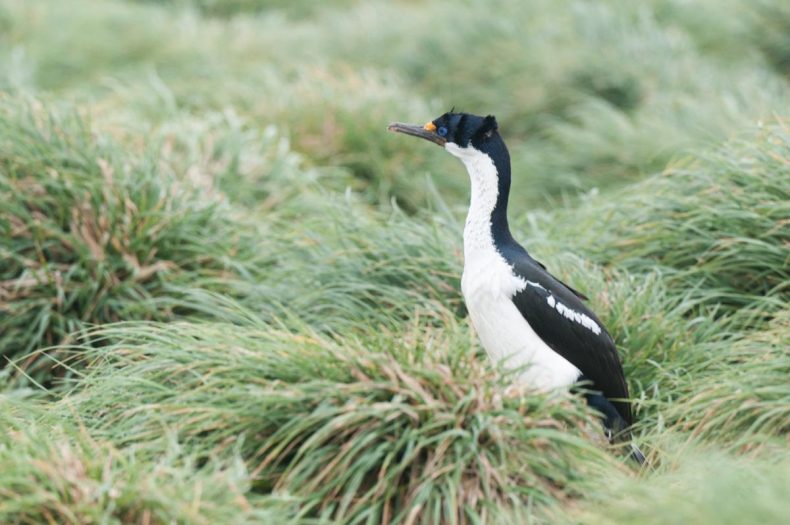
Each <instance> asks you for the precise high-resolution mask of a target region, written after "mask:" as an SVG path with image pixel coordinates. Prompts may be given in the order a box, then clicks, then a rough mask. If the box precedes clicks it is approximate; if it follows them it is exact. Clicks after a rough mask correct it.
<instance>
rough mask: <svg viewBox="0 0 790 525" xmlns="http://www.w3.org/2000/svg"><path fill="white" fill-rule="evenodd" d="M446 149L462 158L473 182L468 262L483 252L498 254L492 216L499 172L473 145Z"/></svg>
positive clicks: (449, 145) (466, 243)
mask: <svg viewBox="0 0 790 525" xmlns="http://www.w3.org/2000/svg"><path fill="white" fill-rule="evenodd" d="M444 148H445V149H446V150H447V151H448V152H449V153H450V154H452V155H453V156H455V157H458V158H459V159H461V162H463V163H464V165H465V166H466V171H467V172H468V173H469V179H470V180H471V183H472V184H471V186H472V192H471V198H470V200H469V211H468V213H467V215H466V224H465V226H464V260H465V261H466V262H467V263H468V262H469V261H470V260H471V259H473V258H475V256H476V255H480V254H481V252H484V253H487V254H488V253H490V252H492V251H496V248H495V246H494V238H493V236H492V234H491V213H492V212H493V211H494V207H495V206H496V201H497V197H498V196H499V181H498V174H497V169H496V166H494V161H493V160H491V157H490V156H488V155H487V154H485V153H483V152H482V151H480V150H478V149H475V148H474V147H472V146H468V147H466V148H461V147H459V146H458V145H457V144H453V143H451V142H448V143H447V144H445V146H444Z"/></svg>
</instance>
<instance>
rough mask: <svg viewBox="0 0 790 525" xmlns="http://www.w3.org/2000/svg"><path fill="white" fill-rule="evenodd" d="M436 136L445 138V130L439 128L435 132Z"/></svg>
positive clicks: (441, 127) (442, 127)
mask: <svg viewBox="0 0 790 525" xmlns="http://www.w3.org/2000/svg"><path fill="white" fill-rule="evenodd" d="M436 134H437V135H439V136H440V137H444V136H446V135H447V128H445V127H444V126H439V129H437V130H436Z"/></svg>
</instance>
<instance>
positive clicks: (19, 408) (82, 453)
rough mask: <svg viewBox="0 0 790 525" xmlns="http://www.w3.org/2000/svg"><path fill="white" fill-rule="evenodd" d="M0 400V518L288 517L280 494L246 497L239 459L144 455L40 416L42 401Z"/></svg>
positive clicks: (64, 521) (174, 519)
mask: <svg viewBox="0 0 790 525" xmlns="http://www.w3.org/2000/svg"><path fill="white" fill-rule="evenodd" d="M0 401H1V402H2V408H0V422H2V425H3V429H4V432H3V435H2V437H0V496H1V497H0V520H2V522H3V523H14V524H16V523H19V524H23V523H24V524H26V523H62V524H73V525H77V524H83V523H107V524H121V523H194V524H210V523H240V524H241V523H260V522H261V521H260V520H264V521H268V520H275V521H281V520H283V519H285V516H287V514H285V513H284V512H283V510H284V509H285V508H286V506H287V504H288V503H287V501H285V500H283V501H279V502H275V501H273V502H271V503H265V502H263V501H262V500H261V501H258V502H255V505H253V503H251V502H250V501H248V499H247V496H246V494H247V491H248V490H249V478H248V474H247V472H246V470H245V469H244V468H243V466H242V465H241V464H240V463H238V462H237V463H236V464H229V465H225V466H222V465H219V464H218V463H216V462H213V463H211V464H206V465H204V466H202V467H198V466H197V465H196V462H195V461H194V459H193V458H190V457H188V456H186V457H185V456H183V453H182V452H181V451H179V450H178V449H177V448H176V447H173V448H172V449H171V450H170V451H169V452H168V453H167V454H165V455H162V456H161V457H159V458H158V459H156V460H155V461H150V460H147V461H146V460H143V459H142V458H141V457H140V456H139V455H137V454H135V453H134V452H133V451H131V450H119V449H117V448H116V447H114V446H113V445H112V444H111V443H108V442H106V441H97V440H96V439H94V438H92V437H91V436H90V435H89V434H88V433H87V432H86V431H85V429H84V428H82V429H79V428H77V426H75V425H73V424H72V423H71V422H67V421H66V420H65V419H63V420H62V421H61V420H56V419H54V418H52V417H51V416H49V415H44V410H45V409H44V408H43V407H40V408H39V407H36V408H35V409H33V407H34V406H33V405H31V404H25V405H21V404H18V403H14V402H12V401H11V400H10V399H6V398H0ZM31 409H33V410H31ZM31 412H33V413H31Z"/></svg>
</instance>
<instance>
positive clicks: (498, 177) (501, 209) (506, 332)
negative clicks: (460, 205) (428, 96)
mask: <svg viewBox="0 0 790 525" xmlns="http://www.w3.org/2000/svg"><path fill="white" fill-rule="evenodd" d="M388 129H389V130H390V131H395V132H399V133H405V134H407V135H413V136H415V137H421V138H424V139H427V140H429V141H431V142H433V143H435V144H438V145H440V146H442V147H444V149H445V150H447V151H448V152H449V153H450V154H451V155H453V156H455V157H457V158H459V159H460V160H461V161H462V162H463V163H464V165H465V166H466V169H467V171H468V172H469V178H470V179H471V185H472V191H471V200H470V204H469V213H468V215H467V217H466V225H465V226H464V271H463V277H462V279H461V289H462V291H463V295H464V300H465V302H466V306H467V310H468V311H469V316H470V318H471V321H472V325H473V326H474V328H475V331H476V332H477V334H478V336H479V338H480V341H481V342H482V344H483V347H484V348H485V350H486V352H487V353H488V355H489V356H490V357H491V358H492V359H493V360H494V361H496V362H500V363H503V364H504V366H505V367H507V368H510V369H518V370H519V374H520V375H519V379H520V381H521V382H522V383H524V384H526V385H529V386H531V387H534V388H537V389H541V390H550V389H554V388H558V387H567V386H571V385H574V384H577V383H579V382H581V381H586V382H587V388H589V390H588V391H587V393H586V394H585V395H586V398H587V401H588V403H589V404H590V405H591V406H593V407H594V408H596V409H597V410H598V411H600V413H601V414H602V419H603V423H604V426H605V428H606V429H607V433H608V435H609V437H610V439H612V438H613V437H614V438H619V439H618V440H620V439H623V438H625V439H628V435H629V432H628V429H629V427H630V426H631V424H632V422H633V421H632V415H631V406H630V404H629V402H628V385H627V384H626V381H625V376H624V374H623V368H622V365H621V364H620V358H619V356H618V354H617V348H616V347H615V344H614V341H613V340H612V338H611V336H610V335H609V333H608V332H607V331H606V328H604V326H603V324H602V323H601V321H600V320H599V319H598V318H597V317H596V316H595V314H594V313H593V312H592V311H590V309H589V308H587V306H585V304H584V303H583V302H582V300H584V299H587V298H586V297H585V296H584V295H582V294H581V293H579V292H577V291H576V290H574V289H573V288H571V287H570V286H568V285H567V284H565V283H563V282H562V281H560V280H559V279H557V278H556V277H554V276H553V275H551V274H550V273H549V272H548V271H547V270H546V267H545V266H544V265H542V264H541V263H540V262H538V261H536V260H535V259H533V258H532V256H530V254H529V253H527V251H526V250H525V249H524V248H523V247H522V246H521V245H520V244H518V243H517V242H516V241H515V239H513V236H512V235H511V233H510V228H509V227H508V220H507V204H508V195H509V193H510V155H509V153H508V150H507V147H506V146H505V143H504V141H503V140H502V137H501V136H500V135H499V131H498V127H497V122H496V119H495V118H494V117H493V116H487V117H480V116H476V115H470V114H467V113H453V112H450V113H445V114H444V115H442V116H440V117H439V118H437V119H435V120H433V121H431V122H428V123H427V124H425V125H424V126H414V125H409V124H402V123H394V124H391V125H390V126H389V128H388ZM632 450H633V453H632V456H633V457H634V458H635V459H636V460H637V461H639V462H640V463H641V462H642V461H643V460H644V457H643V456H642V454H641V452H639V450H638V449H637V448H635V447H633V446H632Z"/></svg>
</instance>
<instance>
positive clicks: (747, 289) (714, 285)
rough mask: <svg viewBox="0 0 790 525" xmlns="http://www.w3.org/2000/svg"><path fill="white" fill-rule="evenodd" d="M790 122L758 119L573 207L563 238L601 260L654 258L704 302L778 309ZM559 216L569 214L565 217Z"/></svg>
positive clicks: (785, 252)
mask: <svg viewBox="0 0 790 525" xmlns="http://www.w3.org/2000/svg"><path fill="white" fill-rule="evenodd" d="M788 156H790V132H788V131H787V129H786V128H785V127H784V126H782V125H775V126H769V127H766V128H765V129H764V130H762V131H761V132H760V133H759V134H758V136H757V137H756V138H755V140H754V141H747V140H740V141H734V142H729V143H726V144H724V145H723V146H721V147H720V148H718V149H716V150H715V151H713V152H711V153H708V154H705V155H700V156H699V157H698V158H696V159H693V160H689V161H684V162H680V163H677V164H675V165H674V166H671V167H670V168H668V169H667V170H666V171H665V172H664V173H663V174H660V175H656V176H653V177H651V178H650V179H648V180H646V181H644V182H642V183H640V184H639V185H638V186H635V187H633V188H629V189H628V190H625V191H622V192H619V193H615V194H614V195H607V196H606V197H605V198H599V199H594V200H593V201H591V202H590V203H589V204H588V205H585V206H584V207H582V208H581V210H579V211H574V212H573V213H574V214H578V215H576V217H577V220H576V221H574V222H573V223H572V225H573V227H574V231H573V234H572V235H569V234H567V233H566V232H563V231H562V228H563V223H564V221H563V220H561V219H560V220H558V221H556V222H555V224H559V228H558V229H559V231H556V230H555V231H554V237H556V238H563V237H564V238H569V239H573V240H572V241H570V242H571V243H573V244H577V245H579V246H580V247H581V249H583V250H584V251H585V252H586V253H589V254H590V255H592V256H593V257H594V258H595V259H597V260H598V261H600V262H602V263H606V264H610V265H617V266H619V267H623V268H628V269H630V270H631V271H635V272H644V271H647V270H651V269H655V268H661V269H662V270H663V272H664V274H665V278H666V279H667V280H668V281H669V282H672V283H674V286H678V287H680V289H681V291H682V290H686V291H688V290H692V289H696V290H697V291H698V292H699V294H702V295H704V296H705V297H704V304H707V305H708V306H720V307H721V308H722V309H723V310H726V311H735V310H737V309H743V310H744V311H745V312H746V313H749V312H750V309H753V308H756V309H758V310H759V311H768V312H770V311H776V310H777V309H780V308H782V305H783V304H785V301H786V300H787V298H788V292H789V291H790V290H788V283H790V271H789V270H788V269H790V264H789V263H790V236H789V235H788V231H790V228H788V222H787V221H788V217H790V164H788V163H787V158H788ZM566 224H567V223H566Z"/></svg>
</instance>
